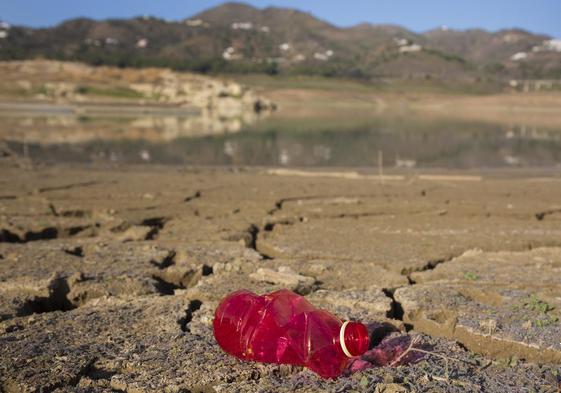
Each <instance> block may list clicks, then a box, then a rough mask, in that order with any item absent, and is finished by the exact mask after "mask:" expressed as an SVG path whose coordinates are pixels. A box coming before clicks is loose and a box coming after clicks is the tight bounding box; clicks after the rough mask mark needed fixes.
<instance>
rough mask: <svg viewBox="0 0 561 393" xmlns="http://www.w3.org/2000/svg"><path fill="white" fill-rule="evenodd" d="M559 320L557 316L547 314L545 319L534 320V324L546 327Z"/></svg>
mask: <svg viewBox="0 0 561 393" xmlns="http://www.w3.org/2000/svg"><path fill="white" fill-rule="evenodd" d="M557 322H559V317H557V316H551V315H549V316H548V317H547V318H546V319H536V320H535V321H534V325H536V327H538V328H542V327H546V326H549V325H553V324H554V323H557Z"/></svg>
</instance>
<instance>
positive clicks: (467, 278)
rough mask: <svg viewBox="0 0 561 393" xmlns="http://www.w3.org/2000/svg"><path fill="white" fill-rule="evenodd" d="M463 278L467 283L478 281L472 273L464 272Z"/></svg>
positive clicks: (476, 276) (477, 277)
mask: <svg viewBox="0 0 561 393" xmlns="http://www.w3.org/2000/svg"><path fill="white" fill-rule="evenodd" d="M464 278H465V279H466V280H469V281H477V280H478V279H479V276H478V275H477V274H475V273H473V272H465V273H464Z"/></svg>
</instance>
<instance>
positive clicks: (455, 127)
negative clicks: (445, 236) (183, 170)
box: [0, 115, 561, 169]
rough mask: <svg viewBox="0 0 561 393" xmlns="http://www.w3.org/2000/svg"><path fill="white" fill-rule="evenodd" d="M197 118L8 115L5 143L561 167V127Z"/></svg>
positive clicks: (187, 154) (254, 157) (168, 160)
mask: <svg viewBox="0 0 561 393" xmlns="http://www.w3.org/2000/svg"><path fill="white" fill-rule="evenodd" d="M246 123H247V122H246V121H244V119H228V120H226V119H224V120H223V121H222V122H220V121H219V122H218V123H217V122H216V121H214V122H213V123H210V122H208V121H206V122H205V120H204V119H202V118H200V117H196V116H172V115H165V116H164V115H161V116H155V115H152V116H139V117H133V118H125V119H118V118H109V117H99V118H97V117H81V118H80V117H68V116H66V117H65V116H60V115H50V116H45V115H42V116H29V115H26V116H19V117H13V116H12V117H9V118H8V117H3V118H0V124H1V126H0V139H2V140H4V141H7V144H8V146H9V147H10V149H11V150H12V151H15V152H19V153H20V154H25V155H26V156H28V157H30V158H31V159H32V160H34V161H37V162H81V163H88V162H119V163H146V162H150V163H158V164H194V165H249V166H251V165H256V166H295V167H322V166H337V167H372V166H377V165H378V159H379V157H383V165H384V167H399V168H448V169H459V168H501V167H550V168H551V167H560V166H561V129H560V130H557V129H537V128H531V127H527V126H524V125H513V126H508V127H507V126H504V125H498V124H492V123H484V122H473V121H465V120H457V121H456V120H454V121H453V120H449V119H447V120H444V119H430V118H418V117H415V118H413V117H390V118H371V119H366V120H365V119H361V120H356V119H344V120H343V121H340V122H334V121H332V120H331V119H321V118H317V119H306V120H302V119H287V118H279V117H275V116H273V117H270V118H268V119H265V120H263V121H260V122H258V123H256V124H253V125H245V126H244V124H246Z"/></svg>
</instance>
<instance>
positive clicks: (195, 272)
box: [0, 160, 561, 393]
mask: <svg viewBox="0 0 561 393" xmlns="http://www.w3.org/2000/svg"><path fill="white" fill-rule="evenodd" d="M5 161H6V162H4V163H2V164H0V165H2V166H1V168H0V169H1V171H0V353H2V356H1V357H0V391H2V392H33V391H36V392H39V391H41V392H55V391H58V392H75V391H80V392H105V391H123V392H131V393H132V392H230V391H241V392H244V391H247V392H252V391H274V392H277V391H287V392H288V391H301V392H304V391H318V390H326V391H371V392H406V391H443V392H444V391H458V392H463V391H481V390H484V391H489V392H505V391H516V392H518V391H532V390H533V391H542V392H557V391H558V389H559V383H560V380H561V342H560V341H561V323H560V322H559V318H560V317H561V279H559V277H561V213H560V211H561V210H560V209H561V205H560V202H559V195H561V179H549V180H548V179H533V180H532V179H522V178H519V179H516V180H508V179H487V178H483V179H482V180H480V181H470V182H466V181H462V178H461V177H458V178H456V179H455V178H440V179H439V178H438V177H431V178H430V180H423V179H420V178H416V177H412V178H405V179H402V180H399V179H397V178H396V179H395V180H386V181H385V182H384V183H383V184H381V183H380V182H378V181H376V180H375V179H371V178H364V179H361V178H360V177H357V178H349V179H345V178H337V177H332V178H330V177H320V176H318V177H315V176H306V177H303V176H295V175H291V174H290V173H287V174H285V175H271V174H266V173H262V172H259V171H228V170H211V169H204V170H195V169H183V170H180V169H165V170H164V169H158V168H142V170H140V169H139V168H121V169H112V170H104V169H69V168H57V167H53V168H41V169H35V170H29V169H27V170H26V169H21V168H19V167H17V166H15V165H12V164H11V163H10V162H8V161H7V160H5ZM240 288H247V289H250V290H254V291H257V292H265V291H271V290H274V289H278V288H291V289H293V290H295V291H298V292H299V293H302V294H305V295H306V296H307V297H308V298H309V299H310V301H312V302H313V303H314V304H316V305H318V306H320V307H325V308H327V309H330V310H332V311H333V312H335V313H337V314H338V315H339V316H341V317H342V318H357V319H360V320H362V321H365V322H374V321H378V322H381V323H384V322H385V323H389V324H391V325H393V326H394V327H395V329H398V330H402V331H409V332H410V334H421V335H422V340H423V342H424V343H425V344H426V345H427V346H430V347H431V348H432V349H431V350H432V352H433V353H434V354H435V355H434V356H427V357H426V358H425V359H424V360H423V361H421V362H420V363H417V364H415V365H408V366H403V367H399V368H391V369H390V368H379V369H370V370H366V371H362V372H359V373H356V374H354V375H352V376H349V377H342V378H339V379H338V380H335V381H324V380H321V379H320V378H318V377H317V376H315V375H314V374H312V373H311V372H309V371H306V370H302V369H299V368H293V367H286V366H280V367H279V366H275V365H261V364H255V363H242V362H239V361H237V360H236V359H234V358H231V357H229V356H227V355H225V354H224V353H222V352H221V350H220V349H219V347H218V346H217V345H216V343H215V342H214V339H213V336H212V330H211V321H212V315H213V310H214V308H215V307H216V305H217V303H218V301H219V300H220V299H221V298H222V297H223V296H224V295H226V294H227V293H229V292H230V291H233V290H236V289H240ZM386 326H390V325H386Z"/></svg>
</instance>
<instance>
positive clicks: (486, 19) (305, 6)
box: [0, 0, 561, 38]
mask: <svg viewBox="0 0 561 393" xmlns="http://www.w3.org/2000/svg"><path fill="white" fill-rule="evenodd" d="M223 2H224V1H223V0H1V1H0V20H3V21H7V22H9V23H12V24H18V25H26V26H33V27H43V26H52V25H55V24H57V23H60V22H61V21H63V20H66V19H70V18H75V17H89V18H93V19H105V18H129V17H133V16H140V15H152V16H157V17H160V18H164V19H170V20H179V19H184V18H186V17H189V16H192V15H194V14H196V13H198V12H200V11H203V10H205V9H208V8H211V7H214V6H216V5H219V4H221V3H223ZM244 2H245V3H247V4H252V5H254V6H256V7H259V8H264V7H267V6H276V7H289V8H297V9H300V10H303V11H308V12H311V13H313V14H314V15H315V16H317V17H319V18H321V19H323V20H326V21H328V22H331V23H333V24H335V25H337V26H342V27H345V26H351V25H354V24H358V23H362V22H370V23H389V24H398V25H401V26H404V27H406V28H409V29H411V30H414V31H417V32H421V31H426V30H430V29H432V28H435V27H439V26H443V25H444V26H448V27H450V28H454V29H467V28H474V27H479V28H484V29H487V30H491V31H495V30H500V29H503V28H511V27H520V28H523V29H526V30H529V31H532V32H536V33H545V34H549V35H551V36H554V37H558V38H561V0H344V1H341V0H308V1H302V0H300V1H298V0H246V1H244Z"/></svg>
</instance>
